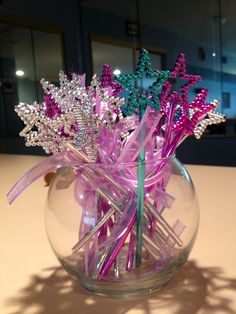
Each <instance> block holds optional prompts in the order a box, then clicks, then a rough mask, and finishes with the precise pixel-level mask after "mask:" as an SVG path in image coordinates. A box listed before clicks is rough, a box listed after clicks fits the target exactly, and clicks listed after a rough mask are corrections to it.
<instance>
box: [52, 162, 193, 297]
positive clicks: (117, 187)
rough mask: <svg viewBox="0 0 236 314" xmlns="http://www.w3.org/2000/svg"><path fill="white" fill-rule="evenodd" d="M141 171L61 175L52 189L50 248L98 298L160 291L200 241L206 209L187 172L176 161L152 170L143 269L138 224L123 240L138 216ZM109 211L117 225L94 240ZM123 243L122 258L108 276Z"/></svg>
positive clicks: (127, 167)
mask: <svg viewBox="0 0 236 314" xmlns="http://www.w3.org/2000/svg"><path fill="white" fill-rule="evenodd" d="M137 169H138V164H137V163H132V164H118V165H117V164H113V165H101V164H92V165H86V166H83V167H74V168H62V169H60V170H58V172H57V173H56V175H55V177H54V179H53V181H52V183H51V185H50V189H49V193H48V202H47V210H46V229H47V234H48V238H49V241H50V243H51V246H52V248H53V250H54V252H55V254H56V256H57V258H58V259H59V261H60V262H61V264H62V265H63V267H64V268H65V269H66V270H67V272H68V273H69V274H71V275H72V276H73V277H74V278H75V279H77V280H78V281H79V283H80V285H81V286H82V287H84V288H85V289H86V290H88V291H91V292H93V293H96V294H99V295H103V296H108V297H113V298H136V297H142V296H145V295H148V294H150V293H153V292H155V291H157V290H159V289H161V288H162V287H164V286H165V285H166V284H167V283H168V282H169V281H170V280H171V278H172V277H173V276H174V274H175V273H176V272H177V271H178V270H179V269H180V268H181V267H182V266H183V264H184V263H185V262H186V260H187V258H188V255H189V253H190V251H191V249H192V246H193V244H194V241H195V237H196V234H197V229H198V223H199V210H198V202H197V197H196V193H195V190H194V186H193V183H192V181H191V178H190V176H189V174H188V173H187V171H186V169H185V168H184V166H183V165H182V164H181V163H180V162H179V161H178V160H177V159H169V160H167V159H165V160H164V159H162V160H155V161H152V162H151V163H148V164H145V189H144V191H145V198H144V220H143V236H142V264H141V266H139V267H136V264H135V242H136V236H135V235H136V223H135V222H134V224H133V225H132V224H131V225H132V227H131V229H130V231H129V232H127V235H126V236H125V237H124V234H125V232H126V231H127V228H128V226H129V223H130V221H131V220H132V217H133V216H132V215H133V214H134V212H136V210H137V171H138V170H137ZM132 206H133V207H132ZM109 211H110V212H111V213H112V214H111V216H109V217H110V218H109V219H107V220H106V223H105V224H103V225H102V227H101V228H98V229H97V230H96V232H94V233H93V231H94V228H95V229H96V228H97V225H98V224H99V223H101V221H102V219H105V218H104V217H106V215H108V214H107V212H109ZM134 215H135V214H134ZM91 234H93V236H91ZM86 237H87V238H89V237H90V238H89V239H88V240H87V242H86V241H85V242H84V244H83V245H82V246H81V247H80V248H79V249H78V250H72V248H74V249H75V245H76V244H77V245H78V243H80V242H81V241H82V240H83V239H86ZM122 237H124V238H122ZM122 239H123V240H122ZM120 241H121V242H122V241H123V242H122V245H121V247H120V250H119V253H118V254H117V255H116V257H115V259H114V261H113V262H112V263H111V265H110V267H108V271H107V272H106V273H105V272H104V273H103V275H101V274H102V269H103V270H104V269H105V267H104V265H107V264H109V262H107V261H108V260H109V256H110V257H111V255H112V254H111V252H114V249H115V248H116V247H117V246H118V243H120ZM106 262H107V264H106ZM104 274H105V275H104Z"/></svg>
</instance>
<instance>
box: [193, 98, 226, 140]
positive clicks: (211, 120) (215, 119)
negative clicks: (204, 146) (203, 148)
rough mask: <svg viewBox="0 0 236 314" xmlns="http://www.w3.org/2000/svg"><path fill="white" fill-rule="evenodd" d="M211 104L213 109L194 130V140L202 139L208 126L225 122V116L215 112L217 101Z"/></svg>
mask: <svg viewBox="0 0 236 314" xmlns="http://www.w3.org/2000/svg"><path fill="white" fill-rule="evenodd" d="M212 104H213V105H214V106H215V109H214V110H211V111H210V112H208V114H207V116H206V117H205V118H204V119H203V120H201V121H200V122H199V123H198V124H197V125H196V127H195V128H194V131H193V133H194V136H195V137H196V139H200V138H201V137H202V135H203V133H204V132H205V130H206V128H207V126H208V125H212V124H218V123H222V122H225V116H224V115H223V114H222V113H218V112H216V107H217V106H218V105H219V101H218V100H216V99H215V100H214V101H213V102H212Z"/></svg>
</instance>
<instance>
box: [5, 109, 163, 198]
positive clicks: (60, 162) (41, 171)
mask: <svg viewBox="0 0 236 314" xmlns="http://www.w3.org/2000/svg"><path fill="white" fill-rule="evenodd" d="M145 117H146V118H145ZM159 119H160V115H159V113H156V112H153V111H152V109H151V108H149V107H148V109H147V110H146V114H145V116H144V119H142V122H141V123H139V122H138V119H137V117H136V116H134V117H127V118H124V119H122V120H121V121H120V122H118V123H117V127H116V129H115V130H114V131H109V132H110V134H109V136H103V135H104V132H105V129H104V130H103V131H102V132H101V134H100V135H99V136H98V139H97V140H98V143H99V145H98V146H99V147H100V149H99V155H98V159H99V160H98V163H101V167H103V166H104V167H105V166H106V165H108V167H110V166H112V167H114V165H115V163H116V162H117V169H118V168H119V163H120V161H121V160H122V163H123V162H127V163H128V164H127V174H126V175H125V176H121V175H119V179H120V180H121V181H125V183H128V184H134V186H136V185H137V182H136V183H135V180H134V178H135V175H134V173H132V172H133V170H132V163H131V164H130V162H131V160H132V161H134V159H135V157H136V156H138V154H139V152H140V149H142V148H145V149H146V150H147V154H146V155H147V169H148V168H149V167H148V162H149V161H150V164H152V167H153V163H151V161H153V160H152V158H153V159H154V160H155V158H158V156H157V155H156V154H153V153H150V154H149V153H148V151H149V150H150V149H151V150H153V144H151V141H152V140H154V139H152V134H153V131H154V129H155V127H156V124H157V123H158V122H159ZM144 123H145V130H146V140H145V142H144V144H143V145H142V147H140V146H138V145H137V143H136V142H135V141H137V137H138V136H139V134H140V130H141V129H142V127H143V125H144ZM133 129H136V131H135V132H134V133H135V134H134V135H135V136H133V134H132V136H131V137H130V138H128V139H127V140H126V141H124V143H125V144H123V142H121V141H120V140H119V139H118V138H119V137H120V135H121V134H122V133H123V132H127V131H129V130H133ZM106 132H107V131H106ZM106 135H108V134H106ZM104 138H108V140H107V141H109V142H107V141H105V140H103V139H104ZM135 143H136V144H135ZM121 146H123V149H124V150H125V151H127V152H129V155H130V154H131V155H132V158H131V159H128V160H127V159H126V160H125V159H124V156H125V155H123V153H122V156H119V154H120V150H121ZM131 155H130V157H131ZM134 163H135V162H134ZM85 164H86V163H85V162H84V161H82V160H81V159H80V158H78V156H77V155H76V154H75V153H74V152H72V151H70V150H68V151H64V152H61V153H58V154H55V155H53V156H51V157H48V158H47V159H45V160H43V161H42V162H40V163H39V164H37V165H36V166H34V167H33V168H31V169H30V170H28V171H27V172H26V173H25V174H24V175H23V176H22V177H21V178H20V179H19V180H18V181H17V182H16V184H15V185H14V186H13V187H12V188H11V190H10V191H9V192H8V194H7V200H8V203H9V204H12V203H13V201H14V200H15V199H16V198H17V197H18V196H19V195H20V194H21V193H22V192H23V191H24V190H25V189H26V188H27V187H28V186H29V185H31V184H32V183H33V182H34V181H36V180H37V179H39V178H40V177H42V176H44V175H45V174H47V173H48V172H52V171H55V170H57V169H59V168H62V167H67V166H79V165H81V166H82V165H85ZM91 166H92V164H91ZM95 166H96V164H95ZM129 167H130V169H128V168H129ZM154 180H155V181H156V180H160V173H159V175H157V177H155V178H148V179H147V181H145V185H146V186H149V185H152V184H154V183H155V182H154Z"/></svg>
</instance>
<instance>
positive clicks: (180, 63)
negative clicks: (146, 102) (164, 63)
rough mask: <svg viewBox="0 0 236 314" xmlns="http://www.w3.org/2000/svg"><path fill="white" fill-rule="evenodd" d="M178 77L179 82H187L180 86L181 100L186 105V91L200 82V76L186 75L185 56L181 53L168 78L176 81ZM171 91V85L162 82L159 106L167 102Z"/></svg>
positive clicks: (167, 82)
mask: <svg viewBox="0 0 236 314" xmlns="http://www.w3.org/2000/svg"><path fill="white" fill-rule="evenodd" d="M178 75H179V78H180V79H181V80H186V81H188V82H187V83H185V84H184V85H182V86H181V98H182V100H183V101H184V102H185V103H186V104H187V103H188V90H189V88H190V87H192V86H194V85H195V84H196V83H197V82H199V81H200V80H201V76H199V75H192V74H187V70H186V60H185V55H184V54H183V53H181V54H180V55H179V57H178V58H177V61H176V63H175V66H174V68H173V69H172V71H171V73H170V78H171V79H176V78H177V76H178ZM171 89H172V84H171V83H170V82H169V81H166V82H164V84H163V88H162V93H161V96H160V102H161V106H163V104H166V103H168V102H169V98H170V92H171Z"/></svg>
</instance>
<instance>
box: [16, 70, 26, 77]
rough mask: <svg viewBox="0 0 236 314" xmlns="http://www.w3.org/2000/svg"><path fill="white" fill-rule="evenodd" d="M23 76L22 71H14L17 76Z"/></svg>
mask: <svg viewBox="0 0 236 314" xmlns="http://www.w3.org/2000/svg"><path fill="white" fill-rule="evenodd" d="M24 74H25V72H24V71H23V70H17V71H16V75H17V76H23V75H24Z"/></svg>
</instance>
